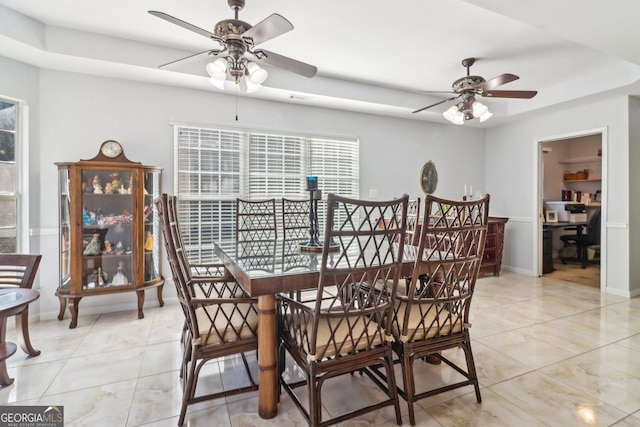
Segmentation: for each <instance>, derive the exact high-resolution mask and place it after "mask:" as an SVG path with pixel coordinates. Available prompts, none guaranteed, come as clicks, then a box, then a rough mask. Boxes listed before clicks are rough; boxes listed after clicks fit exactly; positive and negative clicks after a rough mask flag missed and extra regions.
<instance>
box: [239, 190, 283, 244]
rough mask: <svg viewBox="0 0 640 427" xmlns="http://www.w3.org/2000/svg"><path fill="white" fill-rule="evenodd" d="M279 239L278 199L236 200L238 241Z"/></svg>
mask: <svg viewBox="0 0 640 427" xmlns="http://www.w3.org/2000/svg"><path fill="white" fill-rule="evenodd" d="M277 238H278V222H277V217H276V199H275V198H271V199H265V200H246V199H241V198H237V199H236V241H246V240H275V239H277Z"/></svg>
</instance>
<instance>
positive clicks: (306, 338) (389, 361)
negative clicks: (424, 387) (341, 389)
mask: <svg viewBox="0 0 640 427" xmlns="http://www.w3.org/2000/svg"><path fill="white" fill-rule="evenodd" d="M408 199H409V198H408V196H407V195H405V196H404V197H402V198H398V199H394V200H393V201H374V202H372V201H363V200H356V199H349V198H346V197H340V196H336V195H333V194H329V196H328V203H327V206H333V202H334V200H335V201H337V202H339V203H340V204H344V205H348V206H347V207H346V208H345V209H344V210H343V211H346V212H353V211H358V210H359V211H362V210H361V209H354V208H353V207H354V206H361V207H362V206H366V207H367V208H369V209H365V210H364V213H365V215H366V214H368V215H369V216H368V217H367V218H365V219H362V218H360V220H361V221H360V222H359V224H360V227H363V226H366V225H369V226H370V230H369V231H370V233H368V234H366V235H363V234H362V231H363V230H364V228H360V229H358V225H356V224H353V223H352V222H351V224H353V225H354V227H353V229H354V230H357V231H349V230H348V229H349V227H345V226H344V224H343V223H338V222H337V221H336V220H335V219H334V218H333V212H334V210H333V209H329V210H328V212H327V224H332V225H333V227H329V226H326V227H325V230H326V231H325V241H324V243H325V244H324V245H323V257H322V268H321V270H320V271H321V274H320V279H319V284H318V290H317V295H318V297H320V298H321V300H322V303H319V304H314V307H313V308H310V307H309V306H308V303H303V302H297V301H295V300H294V299H293V298H291V297H287V296H285V295H282V294H281V295H279V296H278V314H279V320H278V322H279V327H278V330H279V333H280V350H279V356H278V361H279V362H278V364H279V372H280V385H281V386H282V387H283V388H284V389H285V391H286V392H287V393H288V394H289V395H290V396H291V398H292V400H293V402H294V403H295V404H296V406H297V407H298V409H299V410H300V411H301V412H302V414H303V416H304V417H305V418H306V420H307V422H308V423H309V425H311V426H314V427H315V426H327V425H331V424H334V423H337V422H342V421H344V420H346V419H349V418H352V417H354V416H358V415H361V414H364V413H366V412H370V411H373V410H377V409H380V408H382V407H384V406H389V405H393V406H394V408H395V413H396V421H397V423H398V425H400V424H402V417H401V414H400V406H399V401H398V394H397V387H396V385H395V378H394V373H393V354H392V350H391V345H390V342H389V340H388V339H387V338H389V337H386V334H385V332H384V331H385V328H383V325H381V324H380V323H378V321H377V320H374V319H380V318H385V319H390V315H391V312H392V308H393V295H394V293H395V287H396V286H397V281H398V279H399V274H400V269H401V262H402V261H401V257H400V256H390V254H389V252H390V251H393V250H394V247H393V246H390V245H377V244H376V242H380V240H387V239H389V240H387V241H394V240H395V238H396V237H397V236H400V237H401V239H400V241H401V243H400V245H399V246H398V249H397V250H398V251H401V250H402V248H403V246H404V233H405V228H406V224H405V221H406V210H407V203H408ZM394 207H395V209H401V210H402V215H401V220H402V223H401V226H396V225H395V224H393V225H392V226H389V227H383V231H381V230H380V229H379V228H378V227H377V223H378V218H379V217H380V216H378V214H379V212H380V211H382V213H384V211H385V210H393V209H394ZM396 218H397V217H396V216H395V215H394V216H393V222H394V223H395V219H396ZM349 221H351V217H348V218H347V219H344V220H343V222H344V223H348V222H349ZM334 222H335V224H334ZM334 227H335V228H334ZM374 236H375V237H377V238H378V239H379V240H376V239H375V238H374ZM332 238H333V239H334V241H336V242H338V244H339V245H342V244H345V245H348V244H349V243H345V242H344V241H345V240H347V241H349V242H351V240H350V238H355V239H363V241H360V244H359V247H361V249H362V253H363V256H364V257H365V258H366V259H367V260H368V265H369V264H371V265H374V268H368V271H367V272H366V273H365V272H364V271H366V270H367V267H365V268H363V269H362V268H359V266H358V267H354V266H352V268H350V269H349V268H344V266H342V265H341V264H340V262H341V261H340V260H339V259H338V260H334V261H333V262H335V264H333V263H332V262H331V264H330V261H329V260H328V258H329V257H328V253H329V250H330V248H329V245H328V242H329V241H330V240H331V239H332ZM362 243H364V246H362ZM367 244H369V245H371V246H374V249H375V251H374V252H375V254H377V256H376V255H374V254H371V253H369V252H367V249H368V247H367ZM381 251H387V252H385V253H381ZM340 253H343V254H346V253H347V251H346V250H345V249H344V248H343V250H342V251H341V252H340ZM365 258H363V259H361V260H364V259H365ZM374 260H377V261H380V260H385V262H386V264H382V265H375V264H376V263H375V262H374ZM363 262H364V261H363ZM365 263H366V262H365ZM358 264H360V263H358ZM374 270H375V272H374ZM334 271H339V273H340V275H341V277H342V276H343V275H345V274H347V273H351V274H353V275H354V276H358V275H363V274H364V275H365V276H364V277H363V278H365V277H366V278H369V279H371V277H370V276H369V274H371V275H373V276H374V280H375V279H376V278H377V277H378V276H377V274H383V275H384V274H386V276H384V278H383V279H378V280H380V281H381V282H382V283H383V285H382V290H381V291H378V290H376V288H374V286H373V283H369V285H367V286H362V285H363V284H364V282H363V283H360V282H358V280H361V279H356V282H355V283H352V284H351V283H350V284H347V285H349V289H348V290H349V291H350V292H346V291H345V292H343V291H342V290H340V291H338V292H336V293H335V296H334V297H333V298H334V299H335V301H333V302H332V303H327V299H326V298H323V297H322V296H323V295H324V294H323V288H324V286H326V285H329V286H335V285H336V284H335V283H332V280H333V279H334V277H332V275H333V274H335V273H334ZM340 284H341V285H342V284H343V283H342V282H341V283H340ZM389 284H391V289H387V288H388V287H389ZM352 286H355V288H353V289H351V287H352ZM367 289H368V291H367ZM354 291H355V292H354ZM352 292H353V293H352ZM367 292H369V293H372V292H376V293H377V292H383V293H384V294H385V295H387V298H388V299H386V298H383V297H378V298H375V297H374V298H371V299H370V300H369V299H367V297H366V295H365V294H366V293H367ZM349 295H351V297H352V298H355V299H357V300H358V301H360V302H363V301H367V302H369V303H370V304H373V305H372V306H371V307H366V308H363V309H358V308H357V307H355V306H357V305H358V304H351V303H349V302H348V301H347V302H346V303H345V302H344V301H343V300H344V299H345V298H347V299H348V298H349V297H348V296H349ZM355 295H360V298H358V297H357V296H355ZM354 301H355V300H354ZM327 307H329V308H327ZM305 313H306V314H305ZM340 316H341V317H340ZM313 317H318V320H317V321H313ZM346 318H350V319H351V320H350V321H349V322H350V323H349V324H351V325H355V324H357V325H360V323H359V322H361V323H362V325H361V327H360V328H356V327H350V328H342V329H340V328H338V327H337V325H340V324H346V323H344V320H345V319H346ZM354 318H357V319H358V321H357V322H356V321H354V320H353V319H354ZM334 319H338V320H334ZM307 325H310V326H307ZM334 328H336V329H335V330H334ZM361 328H367V330H368V332H367V333H366V334H365V333H359V332H358V331H360V332H363V331H364V329H361ZM369 328H373V331H372V330H371V329H369ZM289 330H291V331H289ZM374 331H375V332H374ZM325 334H328V338H326V341H324V342H320V341H321V340H320V338H319V337H321V336H324V335H325ZM343 335H344V336H343ZM341 336H342V339H341V338H340V337H341ZM296 338H299V339H300V340H302V341H303V342H302V343H299V342H297V340H296ZM376 338H379V340H378V341H376ZM362 340H365V341H364V342H362ZM340 343H343V344H344V343H352V345H353V346H355V347H356V348H358V347H360V346H363V348H362V349H361V350H359V351H354V350H355V349H351V350H349V349H347V350H345V349H344V348H343V347H342V344H340ZM305 344H306V346H307V347H308V346H309V345H315V348H314V349H310V348H306V349H305V348H304V347H305ZM301 345H302V347H300V346H301ZM286 353H289V354H290V355H291V356H292V358H293V360H294V361H295V362H296V364H298V365H306V366H305V367H304V368H303V369H301V371H303V372H306V373H307V377H306V380H303V381H296V382H292V383H287V381H286V379H285V377H284V376H283V373H284V364H285V354H286ZM338 354H340V355H339V356H338ZM310 355H312V356H313V357H312V358H310V357H309V356H310ZM336 360H339V361H340V362H341V363H336ZM381 360H383V361H384V362H381ZM381 363H382V364H383V365H384V366H385V367H386V372H387V375H386V377H385V380H386V381H387V383H386V384H383V383H382V382H381V381H380V380H379V379H378V378H376V377H375V376H373V375H372V374H370V373H369V372H368V371H366V370H365V368H366V367H367V366H370V365H378V364H381ZM355 371H359V372H365V373H367V375H368V376H369V377H370V378H371V379H372V380H373V382H374V383H375V384H376V385H378V387H380V388H381V389H382V390H383V391H385V393H386V394H387V399H386V400H384V401H382V402H378V403H375V404H370V405H368V406H366V407H364V408H360V409H357V410H354V411H351V412H348V413H346V414H342V415H340V416H338V417H336V418H333V419H331V420H325V421H322V422H320V419H321V416H322V415H321V413H322V403H321V394H322V392H321V387H322V384H323V382H324V379H325V378H331V377H333V376H338V375H342V374H348V373H352V372H355ZM311 373H315V374H314V376H313V377H311ZM311 383H313V385H312V386H311V387H312V390H311V393H310V394H309V396H308V398H309V412H308V413H307V411H306V410H305V408H304V407H303V404H302V401H301V400H300V398H299V397H298V396H297V395H296V394H295V392H294V389H295V388H296V387H298V386H301V385H304V384H311Z"/></svg>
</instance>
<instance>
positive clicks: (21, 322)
mask: <svg viewBox="0 0 640 427" xmlns="http://www.w3.org/2000/svg"><path fill="white" fill-rule="evenodd" d="M16 332H17V333H18V343H19V344H20V348H22V351H24V352H25V353H27V354H28V355H29V356H31V357H35V356H38V355H40V350H37V349H35V348H33V345H32V344H31V338H29V307H27V308H25V309H24V311H23V312H22V313H20V314H18V315H17V316H16Z"/></svg>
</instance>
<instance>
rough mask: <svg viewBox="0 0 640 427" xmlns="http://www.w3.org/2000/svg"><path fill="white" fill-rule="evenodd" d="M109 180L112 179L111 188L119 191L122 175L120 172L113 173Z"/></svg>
mask: <svg viewBox="0 0 640 427" xmlns="http://www.w3.org/2000/svg"><path fill="white" fill-rule="evenodd" d="M109 178H111V187H112V188H113V190H114V191H118V189H119V188H120V184H121V181H120V174H119V173H118V172H113V173H112V174H111V175H109Z"/></svg>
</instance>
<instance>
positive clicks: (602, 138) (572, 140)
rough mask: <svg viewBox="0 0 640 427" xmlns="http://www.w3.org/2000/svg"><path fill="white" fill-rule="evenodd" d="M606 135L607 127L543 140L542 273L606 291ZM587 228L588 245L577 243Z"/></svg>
mask: <svg viewBox="0 0 640 427" xmlns="http://www.w3.org/2000/svg"><path fill="white" fill-rule="evenodd" d="M606 137H607V134H606V129H604V128H603V129H597V130H590V131H585V132H579V133H575V134H569V135H562V136H557V137H552V138H545V139H542V140H539V141H537V152H538V156H537V157H538V192H537V193H538V195H537V217H538V218H539V219H540V221H538V227H534V228H536V229H537V235H536V240H535V241H536V242H537V243H538V245H539V246H538V248H537V250H536V253H538V263H537V265H538V274H537V275H538V276H544V277H551V278H556V279H559V280H567V281H571V282H575V283H581V284H584V285H586V286H595V287H598V288H600V289H604V286H603V283H604V279H603V277H606V276H605V274H604V267H605V265H606V262H605V260H606V248H605V247H604V246H605V245H604V242H606V237H605V235H604V234H605V230H606V227H604V224H606V219H605V215H604V213H605V212H606V209H605V207H606V176H607V173H606ZM596 216H597V218H596ZM598 218H599V220H600V224H599V226H597V227H595V226H594V224H595V223H596V222H597V221H596V220H597V219H598ZM590 226H591V227H590ZM583 232H585V233H587V232H588V233H589V238H590V239H589V241H588V245H584V246H582V245H581V246H580V247H577V246H576V245H574V244H572V242H571V240H575V236H576V234H582V233H583ZM563 235H564V236H569V237H568V238H567V237H565V238H564V240H567V241H569V242H565V241H564V240H563V239H562V238H561V236H563ZM586 236H587V234H582V237H581V238H580V239H581V242H582V241H583V238H584V237H586ZM583 254H584V255H585V257H584V258H583V257H582V255H583ZM583 266H585V267H586V268H582V267H583Z"/></svg>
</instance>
